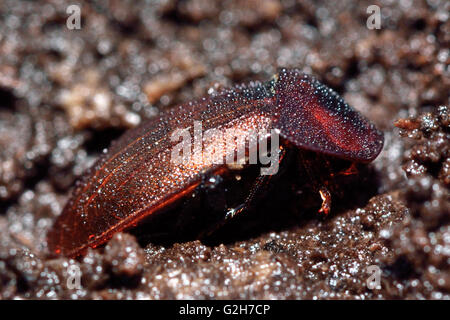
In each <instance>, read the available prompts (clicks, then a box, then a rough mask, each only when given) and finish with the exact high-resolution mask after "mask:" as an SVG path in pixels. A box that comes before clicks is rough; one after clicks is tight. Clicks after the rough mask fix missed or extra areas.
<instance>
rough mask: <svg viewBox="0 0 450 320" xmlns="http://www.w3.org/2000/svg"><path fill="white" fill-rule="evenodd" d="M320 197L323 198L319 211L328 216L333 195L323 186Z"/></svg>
mask: <svg viewBox="0 0 450 320" xmlns="http://www.w3.org/2000/svg"><path fill="white" fill-rule="evenodd" d="M319 194H320V197H321V198H322V206H321V207H320V209H319V212H321V213H324V214H325V215H328V213H330V210H331V193H330V191H329V190H328V189H327V187H325V186H323V187H322V188H320V190H319Z"/></svg>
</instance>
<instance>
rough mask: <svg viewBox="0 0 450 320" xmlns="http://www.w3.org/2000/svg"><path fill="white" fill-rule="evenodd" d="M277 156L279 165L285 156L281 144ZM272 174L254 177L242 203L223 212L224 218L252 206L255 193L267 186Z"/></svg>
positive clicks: (229, 217)
mask: <svg viewBox="0 0 450 320" xmlns="http://www.w3.org/2000/svg"><path fill="white" fill-rule="evenodd" d="M278 152H279V157H278V165H279V166H280V164H281V162H282V161H283V159H284V158H285V156H286V149H285V148H284V147H283V146H280V148H279V150H278ZM271 177H272V175H260V176H258V177H257V178H256V180H255V182H253V185H252V187H251V188H250V192H249V194H248V196H247V198H246V199H245V201H244V203H242V204H240V205H238V206H237V207H235V208H232V209H229V210H228V211H227V213H226V214H225V220H230V219H232V218H234V217H235V216H237V215H238V214H239V213H241V212H242V211H245V210H247V209H249V208H251V207H252V205H253V204H254V202H255V199H256V198H257V195H258V194H260V191H261V190H262V189H263V188H264V187H266V186H267V184H268V183H269V181H270V178H271Z"/></svg>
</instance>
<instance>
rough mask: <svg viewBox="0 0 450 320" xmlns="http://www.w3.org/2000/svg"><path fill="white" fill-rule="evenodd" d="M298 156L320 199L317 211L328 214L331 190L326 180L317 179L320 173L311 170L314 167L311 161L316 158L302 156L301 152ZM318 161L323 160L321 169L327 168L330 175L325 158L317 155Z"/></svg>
mask: <svg viewBox="0 0 450 320" xmlns="http://www.w3.org/2000/svg"><path fill="white" fill-rule="evenodd" d="M299 157H300V163H301V164H302V165H303V169H304V170H305V172H306V175H307V176H308V178H309V181H311V183H312V187H313V190H314V191H315V192H316V191H317V192H318V193H319V195H320V198H321V199H322V205H321V207H320V209H319V210H318V212H319V213H324V214H325V215H328V214H329V213H330V211H331V192H330V190H329V189H328V188H327V185H328V184H329V181H328V180H326V179H325V180H321V181H318V180H317V179H318V177H320V174H318V173H317V172H313V171H312V170H313V169H312V168H314V165H312V162H313V161H316V160H317V159H314V160H313V159H311V158H308V157H305V156H303V155H302V154H301V153H300V154H299ZM319 161H322V162H323V166H324V167H325V168H322V170H328V171H329V172H330V176H332V173H331V170H330V165H329V163H328V160H327V159H324V158H321V157H319Z"/></svg>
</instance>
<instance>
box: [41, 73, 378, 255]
mask: <svg viewBox="0 0 450 320" xmlns="http://www.w3.org/2000/svg"><path fill="white" fill-rule="evenodd" d="M194 121H201V123H202V127H201V129H200V130H201V133H207V132H208V131H210V132H211V130H212V129H214V130H212V131H213V132H214V133H213V134H212V135H210V137H209V139H210V140H209V141H212V143H214V142H215V141H218V140H219V139H221V138H223V134H224V132H225V130H226V129H230V128H231V129H233V128H234V129H239V130H240V131H244V132H245V131H254V130H275V131H276V132H277V133H278V134H279V139H280V142H279V149H278V151H277V152H278V154H279V162H280V163H282V162H283V161H284V154H285V153H286V151H288V150H292V149H295V150H298V151H300V153H305V154H306V153H308V154H313V157H312V158H310V164H309V165H305V170H306V171H308V172H309V171H310V170H309V168H311V160H312V162H314V161H315V160H314V159H322V158H323V157H331V159H344V160H346V161H349V162H350V163H368V162H371V161H372V160H374V159H375V158H376V157H377V155H378V154H379V153H380V151H381V149H382V147H383V143H384V139H383V135H382V133H381V132H380V131H378V130H377V129H376V128H375V126H374V125H373V124H372V123H370V122H369V121H368V120H367V119H366V118H364V117H363V116H362V115H360V114H359V113H358V112H357V111H355V110H353V109H352V108H351V107H350V106H349V105H347V104H346V103H345V102H344V101H343V99H342V98H341V97H340V96H339V95H338V94H337V93H336V92H335V91H333V90H332V89H330V88H328V87H327V86H325V85H323V84H321V83H320V82H319V81H318V80H316V79H315V78H314V77H312V76H310V75H306V74H303V73H301V72H300V71H299V70H297V69H285V68H282V69H279V70H278V72H277V74H276V75H275V76H274V77H273V78H272V79H270V80H269V81H266V82H257V81H256V82H250V83H248V84H241V85H236V86H234V87H232V88H229V89H222V90H219V91H217V92H215V93H213V94H210V95H209V96H207V97H204V98H201V99H199V100H195V101H191V102H188V103H186V104H182V105H180V106H177V107H174V108H171V109H169V110H166V111H164V112H162V113H161V114H160V115H159V116H158V117H156V118H153V119H150V120H148V121H147V122H145V123H143V124H141V125H140V126H138V127H136V128H134V129H131V130H128V131H127V132H126V133H125V134H123V135H122V136H121V137H120V138H119V139H118V140H117V141H115V142H113V143H112V144H111V146H110V148H109V150H108V151H107V152H106V153H104V154H103V155H101V156H100V158H99V159H98V161H97V162H96V163H95V164H94V165H93V166H92V167H91V168H90V169H89V170H88V172H87V173H86V174H85V176H84V177H82V179H81V180H80V181H78V183H77V184H76V186H75V188H74V191H73V194H72V196H71V198H70V199H69V201H68V202H67V204H66V206H65V208H64V209H63V212H62V214H61V215H60V216H59V217H58V218H57V219H56V221H55V223H54V225H53V226H52V228H51V229H50V230H49V232H48V235H47V243H48V248H49V250H50V252H51V253H52V254H55V255H65V256H70V257H75V256H78V255H80V254H82V253H83V252H85V251H86V249H87V248H88V247H93V248H94V247H97V246H99V245H101V244H103V243H105V242H106V241H107V240H108V239H110V238H111V237H112V236H113V234H114V233H116V232H119V231H122V230H127V229H130V228H131V227H133V226H136V225H138V224H140V223H141V222H142V221H144V220H146V219H147V218H148V217H151V216H157V215H158V214H160V213H163V212H165V211H166V209H167V208H168V207H170V206H171V205H173V204H174V203H178V202H180V201H182V200H183V199H186V198H190V197H192V196H193V195H195V192H196V190H198V189H199V188H202V187H204V186H205V182H206V185H208V183H210V182H211V181H217V180H220V179H221V177H225V176H227V174H229V173H230V172H231V171H233V170H238V171H239V170H242V167H239V166H238V168H236V166H234V167H233V166H231V165H229V164H227V163H222V164H220V163H219V164H217V163H214V162H212V161H211V159H210V157H204V158H203V160H200V161H194V160H193V159H192V157H191V158H185V160H186V161H185V162H181V163H179V162H174V161H171V156H172V151H173V148H174V147H175V146H176V145H177V144H176V142H174V141H173V139H171V134H172V133H173V132H174V131H175V130H177V129H180V128H185V129H186V130H187V131H188V132H190V133H193V132H194V129H195V128H194V125H193V123H194ZM231 151H232V152H234V151H235V150H231ZM245 151H246V153H245V155H246V156H247V157H248V153H249V147H248V146H247V147H246V150H245ZM227 152H228V153H229V152H230V150H225V149H220V150H219V155H220V156H222V157H226V156H227ZM327 161H328V160H327ZM305 163H306V162H303V164H305ZM318 169H319V170H320V169H321V168H318ZM349 170H350V171H351V168H350V169H349ZM346 172H347V173H348V172H349V171H348V170H347V171H344V174H346ZM311 174H314V173H311ZM275 176H276V175H275ZM267 179H270V175H269V176H263V175H260V176H258V177H256V178H255V182H254V183H253V185H252V187H251V188H250V189H249V192H248V194H247V195H245V197H244V199H245V200H244V201H243V203H241V204H239V205H237V206H235V207H233V208H230V207H228V208H227V209H226V210H225V211H224V212H223V218H224V219H223V221H227V220H229V219H230V218H232V217H234V216H236V215H238V214H240V213H241V212H244V211H247V209H248V208H249V207H250V206H251V205H252V202H253V199H255V195H257V194H258V192H259V190H261V186H263V185H264V181H266V180H267ZM317 191H318V192H319V194H320V197H321V198H322V200H323V202H322V206H321V208H320V210H319V211H320V212H323V213H328V212H329V210H330V199H331V195H330V192H329V190H328V188H326V184H324V185H322V186H318V188H317Z"/></svg>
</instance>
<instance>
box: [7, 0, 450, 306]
mask: <svg viewBox="0 0 450 320" xmlns="http://www.w3.org/2000/svg"><path fill="white" fill-rule="evenodd" d="M73 3H74V2H73V1H40V2H31V1H17V0H10V1H8V0H5V1H2V2H1V3H0V298H2V299H13V298H25V299H29V298H32V299H36V298H37V299H55V298H56V299H61V298H64V299H94V298H100V299H101V298H104V299H123V298H149V299H167V298H169V299H183V298H194V299H211V298H214V299H221V298H247V299H248V298H250V299H251V298H264V299H267V298H271V299H272V298H273V299H290V298H293V299H305V298H306V299H316V298H317V299H324V298H325V299H335V298H344V299H390V298H400V299H421V298H427V299H449V298H450V267H449V265H450V263H449V262H450V225H449V217H450V203H449V184H450V175H449V174H450V159H449V152H450V151H449V150H450V139H449V135H450V132H449V123H450V120H449V119H450V118H449V105H450V101H449V88H450V77H449V62H450V56H449V49H448V48H449V46H450V22H449V19H448V18H449V17H448V15H449V9H450V3H449V2H448V1H442V0H441V1H439V0H433V1H380V2H376V1H375V3H376V4H378V5H379V6H380V7H381V8H382V10H381V12H382V20H381V29H379V30H369V29H368V28H367V27H366V20H367V17H368V14H367V13H366V10H367V7H368V6H369V5H371V4H374V1H367V2H365V1H338V2H328V1H323V3H321V2H317V1H297V2H296V1H291V0H286V1H278V0H261V1H256V0H244V1H234V0H229V1H211V0H187V1H179V2H178V1H175V0H165V1H164V0H163V1H149V2H148V3H140V2H137V1H113V0H111V1H89V2H83V3H82V4H81V12H82V17H81V30H69V29H67V27H66V19H67V16H68V14H67V13H66V9H67V7H68V6H69V5H70V4H73ZM279 66H284V67H298V68H300V69H302V70H303V71H304V72H307V73H311V74H314V75H315V76H316V77H317V78H318V79H320V80H321V81H323V82H324V83H325V84H327V85H329V86H330V87H332V88H334V89H335V90H337V91H338V92H339V93H340V94H341V95H342V96H343V97H344V99H345V100H346V101H347V102H348V103H349V104H350V105H352V106H353V107H354V108H355V109H357V110H359V111H360V112H361V113H363V114H364V115H366V116H367V117H368V118H370V119H371V120H372V121H373V122H374V123H375V124H376V125H377V126H378V127H379V128H380V129H381V130H383V131H384V134H385V147H384V150H383V152H382V153H381V154H380V156H379V157H378V158H377V159H376V160H375V161H374V162H373V163H372V164H370V165H369V166H368V167H367V168H366V169H364V170H362V171H361V172H360V174H359V177H358V181H360V182H359V183H357V184H353V185H350V186H352V187H351V188H347V189H349V190H346V192H345V193H344V196H343V198H341V199H340V200H339V201H337V203H336V207H335V208H334V209H333V212H332V213H331V215H330V216H329V217H327V218H325V219H323V218H321V217H320V216H319V215H317V214H316V213H315V212H312V211H310V210H306V209H303V208H302V206H301V204H299V203H298V201H296V200H295V197H293V198H294V200H292V202H288V203H283V205H280V206H277V205H276V204H277V200H280V199H277V198H276V197H274V198H273V199H271V200H272V201H271V203H272V204H275V205H272V206H270V208H271V209H270V210H265V211H266V212H264V214H262V215H261V216H258V214H257V213H256V214H253V215H249V216H247V217H242V218H241V219H240V220H239V219H238V220H237V221H233V222H232V223H230V225H228V226H227V227H226V231H223V232H222V234H220V233H219V234H218V235H217V236H216V238H215V239H213V240H211V241H210V242H207V241H206V242H205V241H204V242H203V243H202V242H200V241H190V242H181V243H169V244H157V243H142V241H140V242H138V241H137V240H136V238H135V237H134V236H133V235H132V234H129V233H122V234H117V235H116V236H115V237H114V238H113V239H112V240H111V241H110V242H109V243H108V244H107V245H106V246H105V247H103V248H98V249H95V250H89V252H88V253H87V255H86V256H84V257H82V258H79V259H77V260H73V259H67V258H58V259H49V258H47V247H46V240H45V235H46V232H47V230H48V229H49V228H50V226H51V225H52V223H53V221H54V220H55V217H56V216H58V215H59V214H60V213H61V210H62V207H63V206H64V204H65V202H66V200H67V198H68V196H69V194H70V190H71V187H72V186H73V185H74V183H75V180H76V179H77V178H78V177H80V176H81V175H82V174H83V172H84V170H85V169H86V168H88V167H89V166H90V165H91V164H92V163H93V161H95V159H96V158H97V157H98V156H99V154H100V153H101V152H102V150H103V149H104V148H105V147H107V146H108V145H109V143H110V142H111V141H112V140H113V139H114V138H116V137H118V136H119V135H120V134H121V133H122V132H124V131H125V130H126V129H127V128H131V127H134V126H136V125H138V124H139V123H141V122H142V121H144V120H145V119H149V118H152V117H154V116H155V115H156V114H157V113H158V111H159V110H164V109H166V108H168V107H170V106H173V105H174V104H177V103H179V102H183V101H187V100H189V99H192V98H194V97H199V96H202V95H205V94H206V93H207V92H208V90H214V89H215V88H218V87H221V86H227V85H230V84H231V83H235V82H240V81H247V80H251V79H267V78H269V77H270V76H271V75H272V74H273V73H274V72H275V70H276V68H277V67H279ZM394 123H395V126H394ZM291 189H292V188H291ZM294 189H295V188H294ZM299 191H300V190H292V194H293V195H296V194H300V193H299ZM267 211H269V212H267ZM255 221H257V223H255ZM253 226H255V227H254V228H253ZM369 266H376V267H378V268H379V270H380V271H381V278H380V287H378V288H373V289H370V288H368V286H367V284H366V280H367V278H368V277H369V276H370V273H368V268H369ZM76 270H80V271H81V282H80V286H79V287H78V289H77V288H72V287H73V286H71V285H69V286H68V283H70V284H75V285H76V284H77V283H76V281H74V277H73V275H74V274H73V271H76ZM75 287H76V286H75ZM71 288H72V289H71Z"/></svg>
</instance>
